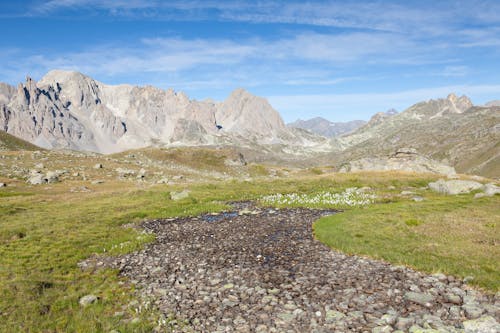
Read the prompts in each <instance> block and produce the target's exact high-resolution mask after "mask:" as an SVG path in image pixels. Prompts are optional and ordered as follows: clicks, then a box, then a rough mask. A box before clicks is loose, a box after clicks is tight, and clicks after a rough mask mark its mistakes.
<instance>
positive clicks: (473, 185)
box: [429, 179, 483, 195]
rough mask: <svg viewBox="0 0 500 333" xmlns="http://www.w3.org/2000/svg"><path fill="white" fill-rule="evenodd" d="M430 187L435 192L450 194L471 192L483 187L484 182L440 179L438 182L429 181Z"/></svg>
mask: <svg viewBox="0 0 500 333" xmlns="http://www.w3.org/2000/svg"><path fill="white" fill-rule="evenodd" d="M429 188H430V189H431V190H433V191H435V192H439V193H443V194H449V195H456V194H462V193H469V192H471V191H474V190H479V189H481V188H483V184H481V183H478V182H475V181H472V180H459V179H454V180H443V179H440V180H438V181H437V182H432V183H429Z"/></svg>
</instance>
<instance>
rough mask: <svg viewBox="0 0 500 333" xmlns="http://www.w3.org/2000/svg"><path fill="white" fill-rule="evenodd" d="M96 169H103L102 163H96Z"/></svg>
mask: <svg viewBox="0 0 500 333" xmlns="http://www.w3.org/2000/svg"><path fill="white" fill-rule="evenodd" d="M94 169H102V164H101V163H97V164H95V165H94Z"/></svg>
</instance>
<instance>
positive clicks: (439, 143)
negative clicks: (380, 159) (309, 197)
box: [331, 94, 500, 177]
mask: <svg viewBox="0 0 500 333" xmlns="http://www.w3.org/2000/svg"><path fill="white" fill-rule="evenodd" d="M331 144H332V146H333V147H334V148H333V149H334V151H335V152H334V153H333V156H331V158H332V159H334V160H336V161H338V163H345V162H348V161H352V160H357V159H360V158H364V157H368V156H370V157H374V156H387V155H389V154H391V153H393V152H394V151H397V150H398V149H399V148H401V147H408V148H413V149H416V150H417V151H418V152H419V153H420V154H423V155H425V156H428V157H430V158H432V159H434V160H437V161H440V162H444V163H445V164H448V165H451V166H453V167H455V169H456V170H457V171H458V172H462V173H474V174H481V175H485V176H491V177H500V173H499V170H500V107H496V106H490V107H486V106H473V104H472V102H471V101H470V99H469V98H467V97H466V96H461V97H457V96H455V95H454V94H450V95H449V96H448V97H447V98H443V99H437V100H429V101H426V102H421V103H418V104H415V105H413V106H411V107H410V108H408V109H407V110H405V111H403V112H401V113H399V114H395V115H392V116H390V117H382V118H381V119H375V120H374V119H373V118H372V120H370V121H369V122H368V123H367V124H366V125H365V126H363V127H361V128H359V129H358V130H356V131H355V132H353V133H351V134H348V135H346V136H343V137H340V138H334V139H332V141H331Z"/></svg>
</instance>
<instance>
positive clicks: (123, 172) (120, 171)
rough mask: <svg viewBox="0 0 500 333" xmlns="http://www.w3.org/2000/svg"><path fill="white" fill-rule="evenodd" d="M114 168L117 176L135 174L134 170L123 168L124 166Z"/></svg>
mask: <svg viewBox="0 0 500 333" xmlns="http://www.w3.org/2000/svg"><path fill="white" fill-rule="evenodd" d="M115 170H116V172H117V173H118V176H119V177H122V178H125V177H129V176H133V175H135V171H134V170H130V169H124V168H116V169H115Z"/></svg>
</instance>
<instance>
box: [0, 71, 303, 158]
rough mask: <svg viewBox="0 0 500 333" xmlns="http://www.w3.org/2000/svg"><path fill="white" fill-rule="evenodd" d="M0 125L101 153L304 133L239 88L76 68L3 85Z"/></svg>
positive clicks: (33, 138) (55, 144)
mask: <svg viewBox="0 0 500 333" xmlns="http://www.w3.org/2000/svg"><path fill="white" fill-rule="evenodd" d="M0 129H3V130H5V131H6V132H8V133H10V134H13V135H15V136H17V137H20V138H23V139H25V140H27V141H30V142H32V143H35V144H37V145H39V146H42V147H45V148H69V149H76V150H90V151H96V152H102V153H111V152H118V151H122V150H126V149H133V148H141V147H146V146H150V145H153V144H188V145H193V144H194V145H199V144H216V143H219V142H223V143H224V142H230V143H231V142H232V143H234V142H238V140H240V141H241V140H243V141H245V140H246V141H248V140H252V141H255V142H258V143H280V142H298V143H300V142H301V141H303V140H305V139H304V138H302V137H301V136H300V135H299V134H298V133H296V132H294V131H292V130H290V129H288V128H287V127H286V126H285V124H284V123H283V120H282V119H281V117H280V115H279V113H278V112H277V111H275V110H274V109H273V108H272V107H271V105H270V104H269V103H268V102H267V101H266V100H265V99H263V98H260V97H256V96H253V95H251V94H250V93H248V92H247V91H245V90H243V89H237V90H235V91H234V92H233V93H232V94H231V95H230V96H229V97H228V99H227V100H226V101H224V102H217V103H215V102H211V101H195V100H190V99H189V98H188V97H187V96H186V95H185V94H183V93H177V92H174V91H173V90H166V91H165V90H161V89H157V88H154V87H151V86H146V87H133V86H129V85H119V86H110V85H106V84H103V83H101V82H98V81H96V80H93V79H92V78H90V77H87V76H85V75H83V74H81V73H77V72H67V71H59V70H55V71H51V72H49V73H48V74H47V75H46V76H44V77H43V78H42V79H41V80H40V81H39V82H38V83H37V82H35V81H33V80H32V79H31V78H27V79H26V82H25V83H24V84H20V85H19V86H18V88H17V91H16V89H15V88H14V87H11V86H9V85H5V84H2V85H1V86H0Z"/></svg>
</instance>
